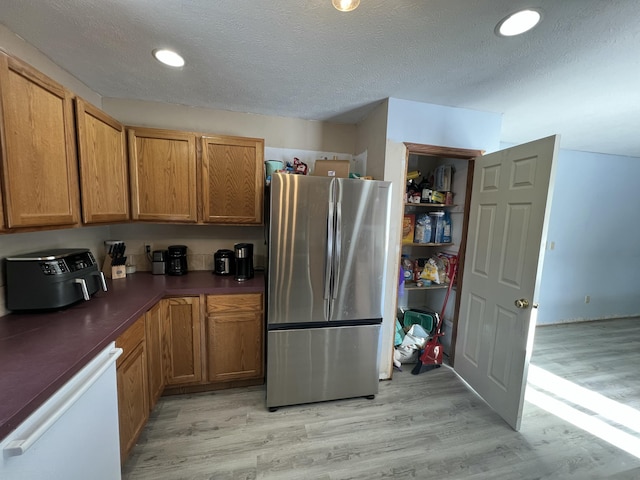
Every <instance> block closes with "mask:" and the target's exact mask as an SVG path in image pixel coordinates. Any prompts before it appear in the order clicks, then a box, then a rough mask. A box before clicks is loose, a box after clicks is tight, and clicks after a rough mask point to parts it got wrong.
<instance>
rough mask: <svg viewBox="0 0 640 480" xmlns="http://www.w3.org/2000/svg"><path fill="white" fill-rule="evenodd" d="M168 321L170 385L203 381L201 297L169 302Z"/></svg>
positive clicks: (167, 375)
mask: <svg viewBox="0 0 640 480" xmlns="http://www.w3.org/2000/svg"><path fill="white" fill-rule="evenodd" d="M163 302H166V306H167V309H166V315H165V318H164V328H163V334H164V342H163V344H164V350H165V353H164V355H163V361H164V362H165V365H164V369H165V378H166V385H167V386H172V385H184V384H195V383H198V382H200V381H201V380H202V357H201V340H202V339H201V335H200V324H201V319H200V297H179V298H168V299H165V300H163Z"/></svg>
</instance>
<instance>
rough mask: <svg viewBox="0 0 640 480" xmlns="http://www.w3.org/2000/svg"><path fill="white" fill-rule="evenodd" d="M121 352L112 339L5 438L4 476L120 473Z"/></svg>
mask: <svg viewBox="0 0 640 480" xmlns="http://www.w3.org/2000/svg"><path fill="white" fill-rule="evenodd" d="M121 354H122V349H120V348H116V347H115V343H111V344H110V345H109V346H108V347H107V348H105V349H104V350H103V351H102V352H100V353H99V354H98V355H97V356H96V357H95V358H94V359H93V360H91V362H89V363H88V364H87V365H86V366H85V367H84V368H83V369H82V370H81V371H80V372H78V373H77V374H76V375H75V376H74V377H73V378H72V379H71V380H69V381H68V382H67V383H66V384H65V385H64V386H62V387H61V388H60V389H59V390H58V391H57V392H56V393H55V394H54V395H53V396H52V397H51V398H50V399H49V400H47V401H46V402H45V403H44V404H43V405H42V406H41V407H40V408H39V409H38V410H36V411H35V412H34V413H33V414H31V415H30V416H29V417H28V418H27V419H26V420H25V421H24V422H23V423H22V424H20V426H19V427H18V428H17V429H16V430H14V431H13V432H11V433H10V434H9V436H8V437H7V438H5V439H4V440H3V441H2V443H0V451H2V463H1V464H0V478H1V479H3V480H43V479H51V480H86V479H88V478H91V479H92V480H114V479H116V480H117V479H119V478H120V443H119V435H118V396H117V382H116V365H115V361H116V359H117V358H118V357H119V356H120V355H121Z"/></svg>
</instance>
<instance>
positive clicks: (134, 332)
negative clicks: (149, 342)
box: [116, 316, 144, 365]
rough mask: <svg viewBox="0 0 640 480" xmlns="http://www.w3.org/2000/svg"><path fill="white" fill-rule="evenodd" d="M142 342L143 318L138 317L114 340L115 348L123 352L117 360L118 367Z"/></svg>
mask: <svg viewBox="0 0 640 480" xmlns="http://www.w3.org/2000/svg"><path fill="white" fill-rule="evenodd" d="M143 340H144V316H142V317H140V318H139V319H138V320H136V321H135V323H134V324H133V325H131V326H130V327H129V328H128V329H127V331H126V332H124V333H123V334H122V335H120V336H119V337H118V338H117V339H116V347H120V348H122V350H123V352H122V355H121V356H120V358H119V359H118V365H120V364H121V363H122V362H123V361H124V359H125V358H126V357H127V356H128V355H129V354H130V353H131V352H132V351H133V350H135V348H136V347H137V346H138V344H139V343H140V342H142V341H143Z"/></svg>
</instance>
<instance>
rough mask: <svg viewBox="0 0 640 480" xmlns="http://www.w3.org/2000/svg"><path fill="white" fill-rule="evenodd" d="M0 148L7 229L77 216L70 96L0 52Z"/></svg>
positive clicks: (75, 220)
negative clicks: (0, 118) (0, 117)
mask: <svg viewBox="0 0 640 480" xmlns="http://www.w3.org/2000/svg"><path fill="white" fill-rule="evenodd" d="M0 99H1V103H2V104H1V108H0V112H1V116H2V121H1V122H0V125H1V128H0V148H1V149H2V150H1V152H2V170H3V171H2V180H3V187H4V197H5V208H6V211H5V215H6V226H7V228H19V227H38V226H49V225H73V224H77V223H78V219H79V213H78V212H79V193H78V168H77V163H76V149H75V138H74V127H73V109H72V102H71V94H70V93H69V92H68V91H67V90H66V89H65V88H64V87H62V86H61V85H59V84H57V83H55V82H54V81H52V80H51V79H49V78H48V77H46V76H45V75H43V74H41V73H40V72H38V71H37V70H35V69H33V68H32V67H30V66H29V65H27V64H25V63H23V62H21V61H19V60H17V59H15V58H12V57H10V56H7V55H5V54H2V53H0Z"/></svg>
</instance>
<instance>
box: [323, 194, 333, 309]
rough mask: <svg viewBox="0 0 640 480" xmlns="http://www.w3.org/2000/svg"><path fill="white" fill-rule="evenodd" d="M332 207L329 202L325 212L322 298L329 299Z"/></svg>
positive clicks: (331, 254) (331, 263)
mask: <svg viewBox="0 0 640 480" xmlns="http://www.w3.org/2000/svg"><path fill="white" fill-rule="evenodd" d="M333 213H334V207H333V202H332V201H331V202H329V212H328V213H327V258H326V260H325V267H324V268H325V270H324V294H323V298H324V299H325V300H329V297H330V296H331V270H332V265H333V238H334V235H335V232H334V227H335V222H334V219H333Z"/></svg>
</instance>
